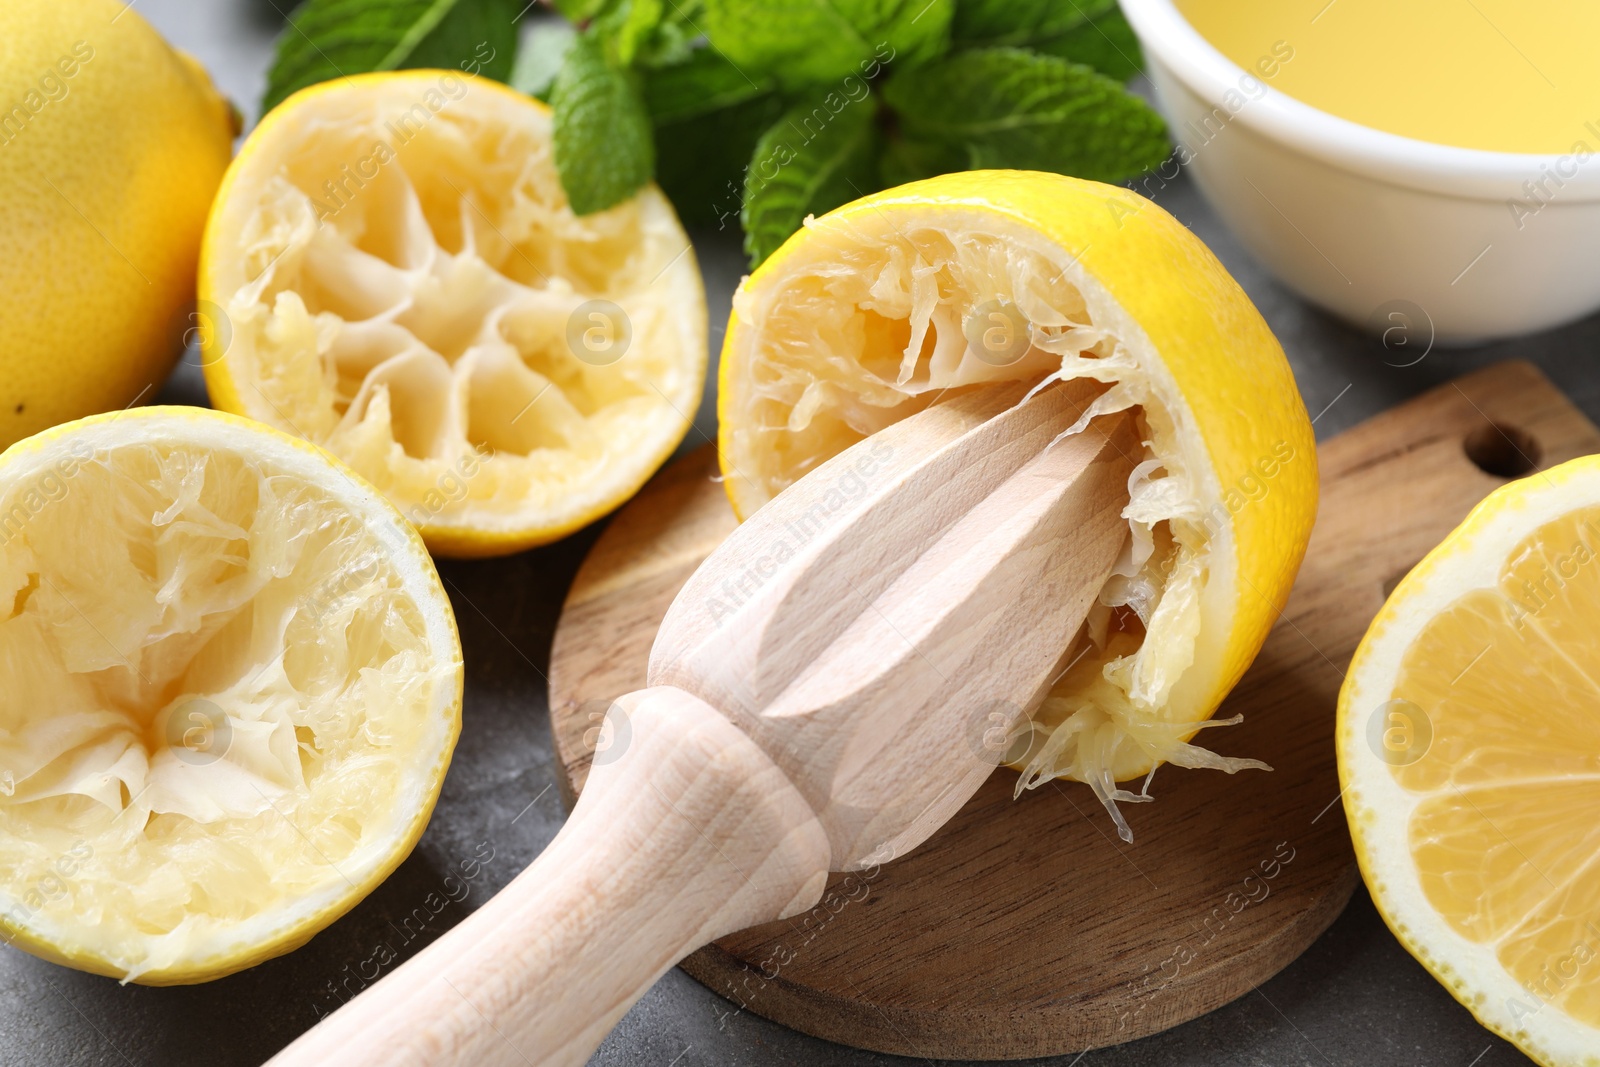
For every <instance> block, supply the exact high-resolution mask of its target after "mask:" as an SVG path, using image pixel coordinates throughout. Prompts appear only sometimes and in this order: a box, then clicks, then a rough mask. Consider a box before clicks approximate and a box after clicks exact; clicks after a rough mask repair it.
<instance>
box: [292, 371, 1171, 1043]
mask: <svg viewBox="0 0 1600 1067" xmlns="http://www.w3.org/2000/svg"><path fill="white" fill-rule="evenodd" d="M1099 388H1100V387H1099V386H1098V385H1095V384H1093V383H1085V382H1070V383H1063V384H1058V385H1053V386H1051V387H1050V388H1047V389H1045V390H1043V391H1041V392H1040V393H1038V394H1037V395H1035V396H1033V397H1032V398H1031V399H1028V400H1027V401H1026V402H1025V403H1024V402H1022V397H1023V392H1022V389H1021V387H1018V386H1002V387H995V388H991V389H988V390H984V391H980V392H975V393H969V394H966V395H964V396H961V397H958V398H955V399H952V400H950V401H947V402H945V403H941V404H938V405H935V406H933V407H931V408H929V409H927V410H926V411H924V412H922V413H920V414H918V415H915V416H913V417H911V418H909V419H906V420H904V421H902V422H900V423H897V424H895V425H893V426H891V427H889V428H887V429H885V430H883V431H882V432H880V433H878V434H876V435H874V436H873V437H871V438H869V439H867V440H865V441H863V442H861V443H859V444H857V445H855V446H854V447H852V448H850V449H848V450H846V451H845V452H843V453H841V454H840V455H838V456H836V457H834V458H833V459H831V460H829V461H828V462H827V463H825V464H823V465H822V466H821V467H819V468H818V469H817V470H816V471H814V472H813V473H811V474H809V475H808V476H807V477H805V478H804V479H802V480H801V481H800V482H798V483H796V484H795V485H794V486H792V487H790V488H789V489H788V490H786V491H785V492H784V493H782V494H780V495H779V496H778V497H777V498H775V499H774V500H772V501H771V502H770V503H768V504H767V505H766V506H765V507H763V508H762V509H761V510H760V511H759V512H758V513H757V514H755V515H754V516H752V517H751V518H750V519H749V521H747V522H745V523H744V524H743V525H742V526H741V527H739V529H738V530H737V531H736V532H735V533H734V534H733V536H731V537H730V538H729V539H728V540H727V541H726V542H725V543H724V544H723V545H722V546H721V547H720V548H718V549H717V551H716V552H715V553H713V554H712V555H711V557H710V558H709V559H707V560H706V562H705V563H704V564H703V565H702V566H701V567H700V569H699V570H698V571H697V572H696V573H695V575H694V576H693V577H692V578H691V579H690V580H689V582H688V584H687V585H686V586H685V587H684V589H683V590H682V591H681V592H680V593H679V594H678V597H677V600H676V601H675V602H674V603H673V606H672V609H671V611H670V612H669V613H668V615H667V617H666V619H665V621H664V622H663V623H662V625H661V629H660V631H659V633H658V634H657V636H656V641H655V645H654V648H653V649H652V652H651V657H650V672H649V680H650V683H651V684H650V688H647V689H643V690H640V691H638V692H635V693H631V694H629V695H627V696H624V697H621V698H620V699H618V700H617V701H616V702H615V704H613V705H612V708H611V710H610V711H609V712H608V720H609V729H611V730H612V731H613V734H612V739H611V745H610V747H608V748H607V749H606V750H605V752H604V753H603V754H602V755H598V756H597V758H596V760H595V766H594V767H593V769H592V770H591V772H590V774H589V778H588V782H587V784H586V785H585V787H584V790H583V793H582V796H581V797H580V798H579V800H578V804H577V806H576V807H575V808H574V810H573V812H572V815H571V817H570V818H569V819H568V821H567V823H566V825H565V826H564V827H563V828H562V830H561V832H560V833H559V834H558V835H557V836H556V838H555V840H553V841H552V842H551V843H550V845H549V846H548V847H547V848H546V849H545V850H544V852H543V853H542V854H540V856H539V858H538V859H537V860H536V861H535V862H534V863H533V865H532V866H530V867H529V868H528V869H527V870H526V871H524V872H523V873H522V874H520V875H519V876H518V877H517V878H516V879H514V880H513V881H512V882H511V884H510V885H508V886H507V887H506V888H505V889H503V890H501V892H500V893H498V894H497V895H496V896H495V897H494V898H493V899H491V900H490V901H489V902H488V903H487V904H485V905H484V906H483V907H481V908H479V909H478V910H477V911H475V912H474V913H473V914H472V915H470V916H469V917H468V918H466V919H465V920H464V921H463V922H462V923H461V924H460V925H458V926H456V927H455V928H454V929H452V930H451V931H450V932H449V933H447V934H446V935H445V936H444V937H442V938H440V939H439V940H438V941H437V942H435V943H434V944H432V945H430V946H429V947H428V948H427V949H425V950H424V951H422V952H421V953H419V954H418V955H417V956H416V957H414V958H413V959H411V960H410V961H408V962H407V963H406V964H405V965H403V966H402V967H400V968H399V969H397V970H396V971H395V972H394V973H393V974H391V975H390V976H389V977H387V978H385V979H383V980H382V981H380V982H378V983H377V984H376V985H374V986H373V987H372V988H370V989H368V990H366V991H365V992H363V993H362V994H361V995H359V996H357V997H356V998H355V999H354V1000H352V1001H351V1002H350V1003H349V1004H348V1005H346V1006H345V1007H343V1008H341V1009H340V1010H339V1011H338V1012H335V1013H334V1014H333V1015H332V1016H330V1017H329V1018H328V1019H326V1020H324V1021H323V1022H322V1023H321V1024H319V1025H318V1026H317V1027H316V1028H314V1029H313V1030H311V1031H310V1032H309V1033H307V1034H306V1035H304V1036H303V1037H302V1038H300V1040H298V1041H296V1042H295V1043H294V1044H293V1045H291V1046H290V1047H289V1048H287V1049H286V1050H284V1051H283V1052H282V1053H280V1054H279V1055H278V1056H277V1057H276V1058H274V1059H273V1060H272V1063H273V1064H275V1065H279V1067H285V1065H305V1067H313V1065H315V1067H321V1065H324V1064H335V1063H336V1064H340V1065H363V1064H370V1065H374V1067H376V1065H383V1067H398V1065H422V1064H429V1065H444V1064H462V1065H467V1064H471V1065H474V1067H478V1065H495V1067H497V1065H502V1064H504V1065H508V1067H510V1065H524V1064H541V1065H545V1064H554V1065H576V1064H582V1063H583V1062H585V1060H587V1058H588V1057H589V1054H590V1053H591V1052H593V1051H594V1049H595V1048H596V1047H597V1046H598V1045H599V1044H600V1042H601V1040H602V1039H603V1038H604V1037H605V1035H606V1033H607V1032H608V1031H609V1030H610V1029H611V1027H612V1026H613V1025H614V1024H615V1023H616V1022H617V1020H618V1019H620V1018H621V1017H622V1015H623V1014H624V1013H625V1012H626V1011H627V1010H628V1008H629V1007H630V1006H631V1005H632V1004H633V1003H634V1001H636V1000H637V999H638V998H639V997H640V996H641V995H642V994H643V993H644V991H645V990H646V989H648V988H649V987H650V986H651V984H653V983H654V982H655V981H656V979H657V978H659V977H660V976H661V975H662V974H663V973H664V972H665V971H666V970H667V969H668V968H669V967H671V966H673V965H674V964H675V963H677V962H678V961H679V960H681V959H682V958H683V957H684V956H686V955H688V954H689V953H690V952H692V951H694V950H695V949H697V948H699V947H700V946H702V945H704V944H706V943H708V942H710V941H713V940H715V939H717V938H718V937H721V936H723V935H725V934H729V933H732V932H734V931H736V930H741V929H744V928H746V927H749V926H754V925H756V924H758V923H763V922H770V921H773V920H776V919H782V918H787V917H789V916H792V915H795V914H798V913H800V912H803V911H805V910H807V909H809V908H810V907H812V906H813V905H814V904H816V902H817V901H818V899H819V898H820V897H821V894H822V891H823V888H824V886H825V883H826V881H827V875H828V872H829V871H830V870H850V869H857V868H860V867H864V866H869V865H871V864H873V863H876V862H882V861H884V860H886V859H891V858H893V857H894V856H897V855H900V854H903V853H904V852H906V851H907V850H909V849H911V848H914V847H915V846H917V845H918V844H920V843H921V842H923V841H924V840H926V839H927V838H928V837H929V836H930V835H931V834H932V833H933V832H934V831H935V830H936V829H938V828H939V827H940V826H941V825H942V824H943V823H944V822H945V821H946V820H947V819H948V818H949V817H950V816H952V815H953V814H955V812H956V811H957V810H958V809H959V808H960V807H961V806H962V805H963V804H964V803H965V802H966V801H967V800H968V798H970V797H971V795H972V794H973V792H974V791H976V790H977V788H978V786H979V785H981V784H982V782H983V780H984V779H985V778H986V777H987V776H988V775H989V773H990V772H991V771H992V770H993V769H994V767H995V766H996V765H997V764H998V763H999V762H1000V755H1001V750H1003V749H1004V747H1005V739H1006V738H1007V736H1008V733H1007V731H1008V729H1009V727H1011V726H1012V725H1014V723H1015V721H1016V720H1017V719H1018V718H1019V717H1020V716H1022V715H1024V714H1026V712H1027V711H1028V710H1029V709H1031V708H1032V707H1033V706H1035V705H1036V704H1037V702H1038V700H1039V699H1041V698H1042V696H1043V694H1044V692H1045V690H1046V689H1047V688H1048V686H1049V683H1050V682H1051V681H1052V680H1053V679H1054V677H1055V676H1056V674H1057V673H1058V672H1059V670H1060V668H1061V665H1062V663H1061V661H1062V656H1063V653H1064V651H1065V650H1066V649H1068V647H1069V646H1070V645H1072V644H1073V643H1074V641H1075V639H1076V638H1077V636H1078V634H1079V632H1080V630H1081V627H1082V624H1083V619H1084V616H1085V614H1086V613H1087V611H1088V609H1089V606H1090V604H1091V603H1092V601H1093V599H1094V596H1095V594H1096V593H1097V592H1098V591H1099V589H1100V588H1101V586H1102V585H1104V583H1105V581H1106V578H1107V577H1108V575H1109V573H1110V571H1111V569H1112V567H1113V566H1114V565H1115V563H1116V560H1117V557H1118V556H1119V554H1120V553H1121V552H1122V550H1123V547H1124V546H1125V544H1126V543H1127V540H1128V536H1129V535H1128V527H1127V524H1126V522H1125V521H1124V519H1123V518H1122V515H1121V512H1122V509H1123V507H1124V506H1125V504H1126V503H1127V500H1128V492H1127V482H1128V477H1129V475H1130V473H1131V472H1132V470H1133V467H1134V465H1135V463H1136V462H1137V457H1138V455H1139V453H1140V442H1139V439H1138V434H1137V430H1136V428H1135V426H1134V422H1133V417H1132V415H1131V414H1128V413H1121V414H1117V415H1111V416H1104V417H1101V418H1098V419H1096V420H1095V421H1094V422H1093V423H1091V424H1090V425H1089V426H1088V427H1087V428H1086V429H1085V430H1083V431H1082V432H1080V433H1077V434H1074V435H1072V436H1069V437H1061V434H1062V433H1063V432H1064V431H1065V430H1066V429H1068V428H1069V427H1070V426H1072V425H1073V423H1074V422H1076V421H1077V419H1078V417H1079V415H1080V414H1081V413H1082V411H1083V410H1084V408H1085V406H1086V405H1087V403H1088V402H1089V401H1090V400H1091V399H1092V398H1093V396H1094V395H1095V393H1096V392H1097V390H1098V389H1099ZM997 742H998V743H997Z"/></svg>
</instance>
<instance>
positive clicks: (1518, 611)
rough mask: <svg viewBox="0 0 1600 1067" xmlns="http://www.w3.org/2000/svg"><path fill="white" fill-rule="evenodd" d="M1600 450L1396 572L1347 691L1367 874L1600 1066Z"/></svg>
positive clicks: (1492, 1012) (1520, 490) (1462, 970)
mask: <svg viewBox="0 0 1600 1067" xmlns="http://www.w3.org/2000/svg"><path fill="white" fill-rule="evenodd" d="M1597 610H1600V457H1593V456H1591V457H1588V458H1585V459H1579V460H1573V461H1572V462H1570V463H1566V464H1563V465H1561V466H1559V467H1556V468H1554V469H1552V470H1549V471H1546V472H1544V473H1540V474H1535V475H1532V476H1530V477H1528V478H1525V479H1523V480H1521V481H1518V482H1512V483H1510V484H1509V485H1506V486H1504V487H1502V488H1500V489H1498V490H1496V491H1495V492H1494V493H1492V494H1491V495H1490V496H1489V497H1488V499H1486V500H1485V501H1484V502H1483V503H1482V504H1480V505H1478V507H1477V508H1476V509H1474V510H1473V512H1472V514H1471V515H1469V516H1468V517H1467V519H1466V521H1465V522H1463V523H1462V524H1461V526H1460V527H1459V528H1457V529H1456V530H1455V532H1453V533H1452V534H1451V535H1450V536H1449V537H1448V538H1446V539H1445V540H1444V541H1443V542H1442V543H1441V544H1440V545H1439V546H1438V547H1437V548H1435V549H1434V550H1433V551H1432V552H1430V553H1429V554H1428V555H1427V556H1426V557H1425V558H1424V559H1423V561H1422V562H1421V563H1419V564H1418V565H1417V566H1416V568H1415V569H1413V570H1412V571H1411V573H1410V574H1408V575H1407V576H1406V578H1405V579H1404V580H1403V581H1401V583H1400V584H1399V585H1398V586H1397V587H1396V588H1395V591H1394V593H1393V594H1392V595H1391V596H1390V597H1389V601H1388V603H1386V604H1385V605H1384V607H1383V610H1382V611H1380V612H1379V613H1378V617H1377V618H1376V619H1375V620H1374V621H1373V623H1372V627H1371V628H1370V629H1369V630H1368V631H1367V635H1366V637H1365V639H1363V641H1362V642H1361V646H1360V647H1359V648H1358V649H1357V650H1356V654H1355V658H1354V659H1353V660H1352V662H1351V664H1350V671H1349V673H1348V674H1347V675H1346V677H1345V682H1344V687H1343V689H1342V690H1341V692H1340V694H1339V725H1338V749H1339V774H1340V779H1341V784H1342V786H1343V787H1344V805H1345V812H1346V814H1347V816H1348V818H1349V823H1350V832H1351V836H1352V838H1353V839H1354V841H1355V846H1356V857H1357V859H1358V860H1359V861H1360V864H1361V871H1362V874H1363V875H1364V876H1365V878H1366V882H1367V886H1368V888H1369V889H1370V890H1371V891H1372V898H1373V901H1374V903H1376V904H1377V906H1378V910H1379V911H1380V912H1381V913H1382V914H1383V917H1384V920H1385V921H1386V922H1387V923H1388V924H1389V926H1390V928H1391V929H1392V930H1393V931H1394V932H1395V935H1396V936H1397V937H1398V938H1399V939H1400V941H1401V942H1402V943H1403V944H1404V945H1405V946H1406V948H1407V949H1409V950H1410V952H1411V953H1412V955H1414V956H1416V957H1417V959H1418V960H1419V961H1421V962H1422V964H1423V965H1424V966H1425V967H1427V968H1428V970H1429V971H1431V972H1432V973H1433V975H1434V977H1436V978H1438V979H1439V981H1441V982H1442V983H1443V984H1444V985H1445V986H1446V987H1448V988H1449V989H1450V991H1451V992H1452V993H1454V994H1455V996H1456V997H1457V999H1459V1000H1460V1001H1461V1003H1463V1004H1465V1005H1466V1006H1467V1007H1468V1008H1470V1009H1471V1010H1472V1012H1473V1014H1475V1015H1476V1016H1477V1017H1478V1019H1479V1020H1480V1021H1482V1022H1483V1024H1484V1025H1485V1026H1487V1027H1489V1028H1490V1029H1492V1030H1494V1031H1495V1032H1497V1033H1499V1034H1501V1035H1502V1036H1504V1037H1505V1038H1507V1039H1508V1040H1510V1041H1513V1042H1515V1043H1516V1044H1517V1045H1518V1046H1520V1047H1521V1048H1522V1050H1523V1051H1524V1052H1526V1053H1527V1054H1528V1055H1529V1056H1532V1057H1533V1058H1534V1059H1536V1060H1538V1061H1539V1062H1540V1063H1543V1064H1546V1065H1548V1067H1556V1065H1560V1067H1578V1065H1585V1067H1593V1065H1595V1064H1600V711H1597V710H1596V709H1597V708H1600V628H1597V627H1596V625H1595V617H1596V611H1597Z"/></svg>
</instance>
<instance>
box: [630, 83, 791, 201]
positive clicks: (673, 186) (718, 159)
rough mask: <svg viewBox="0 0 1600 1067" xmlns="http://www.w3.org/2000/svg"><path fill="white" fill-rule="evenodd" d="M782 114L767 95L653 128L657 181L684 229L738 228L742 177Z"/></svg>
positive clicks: (775, 99)
mask: <svg viewBox="0 0 1600 1067" xmlns="http://www.w3.org/2000/svg"><path fill="white" fill-rule="evenodd" d="M783 112H784V103H783V100H782V99H780V98H779V97H778V96H777V94H775V93H767V94H764V95H762V96H757V97H753V98H751V99H749V100H744V101H742V102H740V103H737V104H734V105H733V106H731V107H725V108H723V109H721V110H720V111H713V112H711V113H709V114H705V115H697V116H695V117H694V118H690V119H686V120H684V121H681V122H672V123H664V124H661V125H658V126H657V127H656V181H657V182H658V183H660V185H661V189H662V191H663V192H665V193H666V194H667V196H668V197H669V198H671V200H672V203H673V206H674V207H676V208H677V209H678V217H679V218H681V219H682V220H683V221H684V222H685V223H686V224H689V225H702V226H715V227H716V228H717V229H718V230H727V229H730V228H731V229H734V230H737V229H738V227H739V211H740V208H741V207H742V206H743V204H744V174H745V168H746V167H748V166H749V165H750V157H751V156H752V155H753V154H754V152H755V150H756V143H757V142H758V141H759V140H760V139H761V135H762V134H763V133H765V132H766V131H767V130H769V129H771V128H772V124H773V123H775V122H777V121H778V118H779V116H781V115H782V114H783Z"/></svg>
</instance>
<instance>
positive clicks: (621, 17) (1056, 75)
mask: <svg viewBox="0 0 1600 1067" xmlns="http://www.w3.org/2000/svg"><path fill="white" fill-rule="evenodd" d="M545 2H546V4H548V5H549V7H550V8H553V9H554V12H555V14H553V13H551V12H548V11H547V12H543V13H535V14H532V15H530V16H529V17H530V18H532V19H534V20H535V25H534V26H533V27H532V28H531V29H530V31H529V32H528V34H527V37H526V41H525V50H524V53H523V55H522V56H521V57H520V58H519V59H518V60H517V62H516V65H515V67H514V68H513V65H512V63H513V54H514V53H515V51H516V48H515V40H514V34H515V32H516V31H515V27H514V23H515V21H516V20H517V19H518V18H519V17H521V14H525V13H526V9H525V8H524V7H523V6H522V5H523V4H524V3H526V0H306V2H305V3H304V4H302V5H301V7H300V8H299V9H298V10H297V11H296V12H295V14H294V16H293V18H292V20H291V23H290V26H289V27H288V28H287V29H286V30H285V32H284V35H283V37H282V38H281V39H280V41H279V46H278V61H277V63H276V64H275V65H274V67H273V69H272V72H271V75H270V78H269V83H268V92H267V95H266V99H265V100H264V107H270V106H272V105H273V104H276V103H277V102H278V101H280V100H282V99H283V98H284V97H285V96H287V95H288V94H289V93H290V92H293V91H294V90H295V89H298V88H300V87H302V86H304V85H309V84H312V83H314V82H316V81H321V80H326V79H330V78H336V77H338V76H340V75H342V74H355V73H359V72H362V71H367V70H392V69H397V68H399V67H416V66H441V67H448V68H457V69H463V70H469V71H471V72H472V73H482V74H485V75H487V76H489V77H492V78H497V79H501V80H505V79H506V78H508V77H509V78H511V79H512V83H513V85H515V86H516V87H517V88H518V89H520V90H521V91H523V92H527V93H529V94H530V95H533V96H537V97H539V98H541V99H548V100H549V101H550V103H551V105H552V109H553V113H554V114H553V121H554V126H555V159H556V166H557V169H558V170H559V171H560V173H561V181H562V185H563V186H564V187H565V189H566V192H567V197H568V199H569V200H570V201H571V203H572V207H573V210H574V211H576V212H578V213H579V214H588V213H591V212H595V211H601V210H604V209H606V208H608V207H611V206H613V205H615V204H617V203H620V202H622V201H623V200H626V199H628V198H629V197H630V196H632V195H633V194H634V193H636V192H637V191H638V189H639V188H640V187H641V186H642V185H644V184H645V183H646V182H648V181H650V180H651V178H652V177H654V178H655V179H657V180H658V181H659V182H660V184H661V187H662V188H663V190H665V191H666V193H667V195H668V196H670V197H671V198H672V200H673V202H674V204H676V205H677V208H678V212H679V214H680V215H681V216H682V217H683V218H684V219H685V220H686V221H689V222H704V223H714V224H716V225H717V226H718V227H720V228H726V227H727V226H730V225H731V224H732V222H733V220H735V219H737V220H740V221H741V222H742V224H743V226H744V229H745V247H746V249H747V251H748V252H749V254H750V258H751V263H752V265H755V264H758V263H760V261H761V260H762V259H764V258H765V257H766V256H767V255H769V254H771V252H772V251H773V250H774V249H775V248H777V247H778V245H780V244H781V243H782V242H783V241H784V240H785V239H786V238H787V237H788V236H789V234H791V233H793V232H794V230H795V229H797V228H798V227H799V226H800V224H801V222H802V221H803V220H804V218H805V217H806V216H807V215H808V214H819V213H821V212H823V211H827V210H829V209H830V208H833V207H835V206H837V205H838V204H840V203H843V202H845V201H847V200H850V199H853V198H854V197H856V196H858V195H861V194H863V193H867V192H871V191H873V190H876V189H880V188H884V187H885V186H888V185H895V184H900V183H902V182H905V181H910V180H912V179H915V178H920V177H927V176H929V175H933V174H939V173H944V172H946V171H950V170H960V169H964V168H974V167H985V168H987V167H999V168H1019V169H1038V170H1052V171H1059V172H1061V173H1064V174H1072V175H1076V176H1078V177H1084V178H1093V179H1097V180H1101V181H1120V180H1124V179H1126V178H1130V177H1133V176H1135V175H1137V174H1139V173H1141V172H1143V171H1145V170H1148V169H1149V168H1151V167H1153V166H1155V165H1157V164H1158V163H1160V162H1161V161H1162V160H1163V159H1165V158H1166V155H1167V153H1168V151H1169V148H1170V146H1169V144H1168V141H1167V134H1166V128H1165V126H1164V125H1163V124H1162V122H1161V120H1160V118H1159V117H1157V116H1156V114H1155V112H1154V111H1152V110H1151V109H1150V108H1149V106H1148V105H1146V104H1145V103H1144V102H1143V101H1142V100H1141V99H1140V98H1138V97H1136V96H1134V95H1132V94H1130V93H1129V92H1128V91H1127V90H1126V89H1125V88H1124V87H1123V84H1122V83H1123V82H1124V81H1126V80H1127V79H1128V78H1130V77H1132V76H1133V75H1134V74H1136V73H1138V71H1139V69H1140V67H1141V64H1142V58H1141V56H1140V53H1139V46H1138V42H1137V40H1136V39H1135V38H1134V35H1133V31H1132V29H1131V28H1130V27H1129V26H1128V23H1127V21H1126V19H1124V18H1123V16H1122V13H1121V11H1120V10H1118V8H1117V6H1116V0H1070V2H1067V0H545ZM558 15H559V19H564V20H566V21H565V22H562V21H559V19H558ZM569 24H570V25H569ZM485 57H488V58H485Z"/></svg>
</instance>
